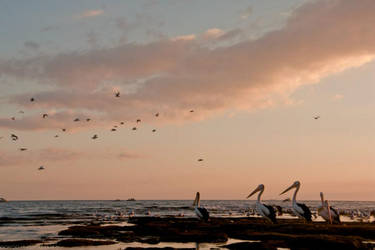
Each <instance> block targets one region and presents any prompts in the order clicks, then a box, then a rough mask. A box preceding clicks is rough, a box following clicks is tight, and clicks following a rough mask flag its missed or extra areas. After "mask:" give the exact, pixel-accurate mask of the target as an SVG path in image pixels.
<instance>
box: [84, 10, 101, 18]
mask: <svg viewBox="0 0 375 250" xmlns="http://www.w3.org/2000/svg"><path fill="white" fill-rule="evenodd" d="M103 13H104V11H103V10H100V9H98V10H85V11H83V12H82V13H80V14H78V17H79V18H87V17H96V16H100V15H103Z"/></svg>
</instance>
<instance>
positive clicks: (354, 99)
mask: <svg viewBox="0 0 375 250" xmlns="http://www.w3.org/2000/svg"><path fill="white" fill-rule="evenodd" d="M374 11H375V1H373V0H361V1H355V0H279V1H273V0H238V1H226V0H215V1H214V0H208V1H198V0H191V1H169V0H165V1H161V0H160V1H157V0H148V1H142V0H140V1H111V0H109V1H85V0H78V1H42V0H36V1H11V0H5V1H2V3H1V8H0V35H1V43H0V197H4V198H6V199H8V200H69V199H84V200H92V199H105V200H107V199H109V200H110V199H127V198H129V197H134V198H136V199H193V198H194V197H195V192H197V191H199V192H200V193H201V198H202V199H203V200H204V199H245V197H246V196H247V195H248V194H249V193H250V192H251V191H252V190H253V189H255V187H257V186H258V184H260V183H262V184H264V185H265V192H264V194H263V198H264V199H284V198H286V197H290V196H291V193H290V194H287V195H283V196H279V193H281V192H282V191H283V190H284V189H285V188H287V187H288V186H290V185H291V184H292V183H293V182H294V181H296V180H299V181H300V182H301V184H302V186H301V189H300V191H299V194H298V198H299V199H302V200H304V199H305V200H306V199H312V200H318V199H319V192H324V193H325V197H326V198H327V199H330V200H372V201H374V200H375V196H374V193H375V168H374V166H375V130H374V128H375V112H374V110H375V86H374V76H375V73H374V72H375V30H374V28H373V24H374V23H375V15H373V13H374ZM116 92H120V97H115V93H116ZM30 98H34V99H35V101H34V102H31V101H30ZM190 110H193V111H194V112H190ZM156 113H159V116H155V114H156ZM43 114H48V117H47V118H42V115H43ZM317 116H319V119H314V117H317ZM12 117H14V120H12V119H11V118H12ZM76 118H79V119H80V121H78V122H74V119H76ZM87 118H90V119H91V120H90V121H88V122H87V121H86V119H87ZM137 119H141V122H140V123H137V122H136V120H137ZM121 122H124V124H123V125H122V124H121ZM115 126H117V128H115ZM133 127H136V128H137V130H132V128H133ZM62 128H65V129H66V130H67V131H66V132H63V131H62ZM112 128H115V129H116V131H111V129H112ZM153 129H156V132H152V130H153ZM11 134H16V135H17V136H18V137H19V139H18V140H17V141H13V140H11V138H10V135H11ZM95 134H96V135H97V136H98V139H95V140H94V139H92V136H93V135H95ZM56 135H58V137H55V136H56ZM20 148H27V150H26V151H20V150H19V149H20ZM198 159H203V161H198ZM40 166H44V167H45V169H44V170H42V171H39V170H38V168H39V167H40Z"/></svg>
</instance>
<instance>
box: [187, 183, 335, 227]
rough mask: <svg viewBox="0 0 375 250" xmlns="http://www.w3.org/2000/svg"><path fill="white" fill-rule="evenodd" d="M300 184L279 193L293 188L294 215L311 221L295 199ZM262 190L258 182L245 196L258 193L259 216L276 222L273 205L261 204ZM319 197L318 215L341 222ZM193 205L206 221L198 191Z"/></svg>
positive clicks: (309, 216)
mask: <svg viewBox="0 0 375 250" xmlns="http://www.w3.org/2000/svg"><path fill="white" fill-rule="evenodd" d="M300 186H301V183H300V182H299V181H295V182H294V183H293V184H292V185H291V186H290V187H288V188H287V189H285V190H284V191H283V192H281V193H280V195H282V194H285V193H286V192H288V191H289V190H291V189H293V188H294V189H295V191H294V194H293V199H292V210H293V213H294V214H295V215H296V216H298V217H299V218H301V219H303V220H304V221H306V222H311V221H312V213H311V211H310V209H309V208H308V207H307V206H306V205H305V204H303V203H298V202H297V200H296V198H297V193H298V191H299V188H300ZM263 192H264V185H263V184H260V185H259V186H258V187H257V188H255V190H254V191H253V192H251V193H250V194H249V195H248V196H247V198H250V197H251V196H253V195H254V194H256V193H258V198H257V201H256V203H255V207H256V210H257V213H258V214H259V215H260V216H262V217H264V218H266V219H267V220H268V221H270V222H272V223H277V220H276V211H275V209H274V207H273V206H270V205H266V204H263V203H262V202H261V196H262V194H263ZM320 198H321V202H322V204H321V205H320V206H319V208H318V215H319V216H321V217H322V218H323V219H324V220H325V221H327V222H329V223H331V224H333V223H335V224H339V223H341V221H340V214H339V212H338V210H336V209H335V208H333V207H331V206H330V205H329V202H328V201H327V200H324V196H323V193H322V192H321V193H320ZM193 206H194V211H195V214H196V215H197V216H198V218H200V219H202V220H204V221H208V219H209V212H208V210H207V209H206V208H204V207H202V206H200V194H199V192H197V194H196V196H195V200H194V203H193ZM277 210H278V212H279V214H282V211H281V210H282V208H281V207H279V206H278V207H277Z"/></svg>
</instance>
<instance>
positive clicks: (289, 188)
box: [279, 183, 296, 195]
mask: <svg viewBox="0 0 375 250" xmlns="http://www.w3.org/2000/svg"><path fill="white" fill-rule="evenodd" d="M294 187H296V186H295V185H294V183H293V185H292V186H290V187H288V188H287V189H285V190H284V192H282V193H281V194H279V195H282V194H285V193H286V192H288V191H289V190H291V189H292V188H294Z"/></svg>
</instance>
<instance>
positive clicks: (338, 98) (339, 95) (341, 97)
mask: <svg viewBox="0 0 375 250" xmlns="http://www.w3.org/2000/svg"><path fill="white" fill-rule="evenodd" d="M343 98H344V96H343V95H341V94H336V95H334V96H332V100H334V101H338V100H341V99H343Z"/></svg>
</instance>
